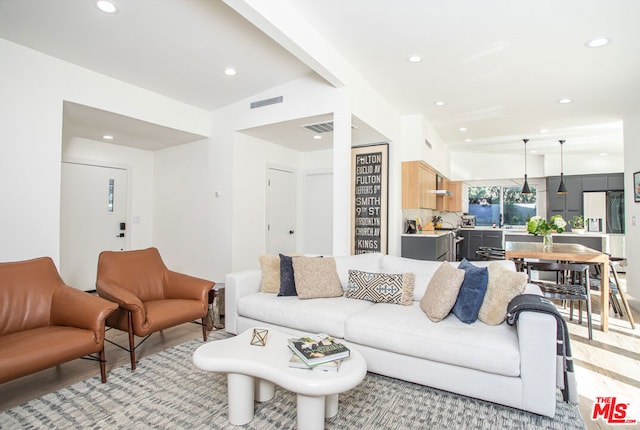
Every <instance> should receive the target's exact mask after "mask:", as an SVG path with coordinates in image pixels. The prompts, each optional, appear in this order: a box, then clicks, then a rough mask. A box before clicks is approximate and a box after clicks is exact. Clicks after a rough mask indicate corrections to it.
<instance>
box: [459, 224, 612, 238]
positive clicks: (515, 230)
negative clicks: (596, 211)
mask: <svg viewBox="0 0 640 430" xmlns="http://www.w3.org/2000/svg"><path fill="white" fill-rule="evenodd" d="M461 230H462V231H473V230H496V231H502V232H504V234H509V235H512V234H521V235H530V236H533V235H532V234H531V233H529V232H527V230H524V229H521V228H504V227H502V228H498V227H496V228H493V227H489V226H480V227H474V228H462V229H461ZM552 236H587V237H589V236H591V237H605V236H607V233H602V232H595V231H588V232H587V231H585V232H584V233H572V232H570V231H569V232H567V231H565V232H564V233H552Z"/></svg>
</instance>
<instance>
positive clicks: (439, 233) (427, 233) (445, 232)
mask: <svg viewBox="0 0 640 430" xmlns="http://www.w3.org/2000/svg"><path fill="white" fill-rule="evenodd" d="M451 231H452V230H429V231H423V232H422V233H415V234H408V233H405V234H403V235H402V236H403V237H405V236H406V237H431V238H433V237H440V236H446V235H448V234H449V233H450V232H451Z"/></svg>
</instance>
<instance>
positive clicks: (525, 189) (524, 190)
mask: <svg viewBox="0 0 640 430" xmlns="http://www.w3.org/2000/svg"><path fill="white" fill-rule="evenodd" d="M522 141H523V142H524V185H523V186H522V194H532V193H531V189H530V188H529V182H528V181H527V142H528V141H529V139H522Z"/></svg>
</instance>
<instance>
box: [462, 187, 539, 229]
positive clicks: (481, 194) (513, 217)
mask: <svg viewBox="0 0 640 430" xmlns="http://www.w3.org/2000/svg"><path fill="white" fill-rule="evenodd" d="M521 190H522V188H521V187H501V186H489V187H469V213H470V214H472V215H475V216H476V225H479V226H490V225H493V224H496V225H497V226H501V225H513V226H518V225H520V226H524V225H525V224H526V223H527V219H529V218H531V217H532V216H534V215H535V214H536V196H537V193H536V189H535V187H531V191H532V194H530V195H525V194H522V193H521V192H520V191H521Z"/></svg>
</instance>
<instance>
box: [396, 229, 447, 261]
mask: <svg viewBox="0 0 640 430" xmlns="http://www.w3.org/2000/svg"><path fill="white" fill-rule="evenodd" d="M401 245H402V251H401V255H402V257H406V258H413V259H415V260H431V261H445V260H449V235H446V234H445V235H442V236H420V235H416V236H402V243H401Z"/></svg>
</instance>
